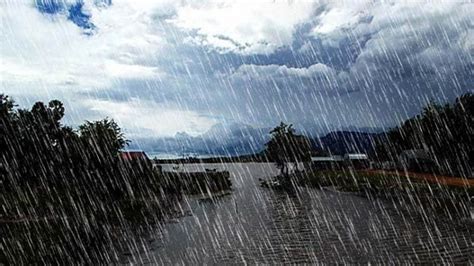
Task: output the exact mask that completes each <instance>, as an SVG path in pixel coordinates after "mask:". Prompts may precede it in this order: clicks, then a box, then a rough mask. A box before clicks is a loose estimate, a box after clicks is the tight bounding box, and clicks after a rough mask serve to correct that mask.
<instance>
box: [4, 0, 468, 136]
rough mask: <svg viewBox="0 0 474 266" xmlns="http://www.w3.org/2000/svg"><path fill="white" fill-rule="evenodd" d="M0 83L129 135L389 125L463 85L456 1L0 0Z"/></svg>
mask: <svg viewBox="0 0 474 266" xmlns="http://www.w3.org/2000/svg"><path fill="white" fill-rule="evenodd" d="M0 3H1V4H0V5H1V6H0V16H1V21H2V22H1V23H2V24H1V28H0V42H1V47H0V49H1V50H0V55H1V61H0V82H1V84H0V92H4V93H6V94H8V95H10V96H12V97H13V98H14V99H15V100H16V101H17V102H18V103H19V104H20V105H21V106H23V107H26V106H28V105H31V104H32V103H33V102H35V101H37V100H42V101H47V100H48V99H53V98H56V99H59V100H62V101H63V102H65V104H66V108H67V117H66V123H68V124H70V125H77V124H80V123H81V122H82V121H84V120H86V119H100V118H103V117H106V116H108V117H111V118H114V119H116V120H117V121H118V122H119V123H120V125H121V126H122V127H123V128H124V129H125V130H126V132H127V133H128V136H129V137H132V138H133V137H154V136H172V135H174V134H175V133H176V132H179V131H186V132H188V133H189V134H192V135H197V134H200V133H202V132H204V131H206V130H207V129H209V128H210V127H211V126H212V125H214V124H216V123H220V122H225V121H237V122H243V123H248V124H251V125H254V126H272V125H275V124H276V123H278V122H279V121H280V120H285V121H288V122H292V123H297V124H305V125H310V124H316V125H323V124H330V125H336V126H357V127H380V126H393V125H395V124H397V123H398V122H399V121H401V119H405V118H407V117H409V116H412V115H414V114H416V113H417V112H419V111H420V109H421V107H422V106H423V105H424V104H425V103H426V102H427V101H429V100H438V101H449V100H453V99H454V98H455V97H456V96H459V95H461V94H462V93H464V92H468V91H473V89H474V87H473V84H474V79H473V76H474V75H473V74H474V73H473V69H474V63H473V55H474V40H473V38H474V31H473V29H474V21H473V19H474V4H471V3H469V2H467V1H466V2H460V1H445V2H441V1H434V2H433V1H430V2H422V1H393V2H391V1H384V2H383V3H380V2H378V1H318V2H308V1H177V0H174V1H158V0H150V1H139V0H122V1H120V0H95V1H94V0H91V1H88V0H84V1H73V0H71V1H59V0H49V1H47V0H44V1H27V0H18V1H9V0H0Z"/></svg>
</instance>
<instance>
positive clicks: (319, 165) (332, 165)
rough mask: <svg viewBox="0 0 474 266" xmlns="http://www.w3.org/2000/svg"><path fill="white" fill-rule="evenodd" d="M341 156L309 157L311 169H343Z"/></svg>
mask: <svg viewBox="0 0 474 266" xmlns="http://www.w3.org/2000/svg"><path fill="white" fill-rule="evenodd" d="M343 164H344V158H343V157H342V156H338V155H334V156H324V157H311V168H312V169H315V170H336V169H340V168H342V167H343Z"/></svg>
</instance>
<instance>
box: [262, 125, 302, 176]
mask: <svg viewBox="0 0 474 266" xmlns="http://www.w3.org/2000/svg"><path fill="white" fill-rule="evenodd" d="M270 134H271V139H270V141H269V142H268V143H267V144H266V154H267V156H268V158H269V159H270V160H272V161H274V162H275V164H276V165H277V167H278V169H280V174H281V175H282V176H286V177H287V176H288V175H289V168H288V166H289V165H290V164H293V165H294V167H295V169H298V162H306V161H309V160H311V144H310V141H309V140H308V139H307V138H306V137H304V136H301V135H297V134H296V133H295V130H294V129H293V126H292V125H287V124H285V123H283V122H281V123H280V125H279V126H277V127H275V128H274V129H273V130H272V131H270Z"/></svg>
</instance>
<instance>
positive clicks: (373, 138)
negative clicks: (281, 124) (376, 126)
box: [313, 131, 385, 155]
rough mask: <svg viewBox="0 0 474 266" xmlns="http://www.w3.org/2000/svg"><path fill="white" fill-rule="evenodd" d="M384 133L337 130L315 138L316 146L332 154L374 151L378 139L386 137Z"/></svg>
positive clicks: (368, 152)
mask: <svg viewBox="0 0 474 266" xmlns="http://www.w3.org/2000/svg"><path fill="white" fill-rule="evenodd" d="M384 137H385V135H384V134H383V133H367V132H358V131H335V132H330V133H328V134H327V135H326V136H324V137H320V138H315V139H313V144H314V147H315V148H316V149H318V150H322V151H324V152H325V153H330V154H339V155H342V154H345V153H366V154H371V153H373V152H374V150H375V147H376V144H377V141H379V140H380V139H382V138H384Z"/></svg>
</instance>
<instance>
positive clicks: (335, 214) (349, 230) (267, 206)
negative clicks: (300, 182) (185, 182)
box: [123, 163, 474, 264]
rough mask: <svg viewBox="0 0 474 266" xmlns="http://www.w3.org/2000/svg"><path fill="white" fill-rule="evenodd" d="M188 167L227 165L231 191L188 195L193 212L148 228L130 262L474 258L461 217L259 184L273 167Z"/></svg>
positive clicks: (186, 208)
mask: <svg viewBox="0 0 474 266" xmlns="http://www.w3.org/2000/svg"><path fill="white" fill-rule="evenodd" d="M166 167H171V166H165V169H166ZM185 167H186V169H187V170H188V171H196V170H200V169H205V168H217V169H227V170H229V171H230V172H231V175H232V182H233V191H232V193H231V194H230V195H228V196H224V197H220V198H218V199H216V200H211V201H203V200H200V199H197V198H196V197H187V198H185V199H184V200H183V203H182V211H183V213H185V214H188V215H187V216H185V217H182V218H180V219H177V220H175V221H173V222H168V223H166V224H164V225H163V226H162V227H161V228H160V230H156V231H152V232H150V234H149V236H148V238H149V240H148V241H142V242H141V243H142V244H143V245H144V246H145V247H146V248H145V251H142V252H141V253H136V254H129V255H128V256H125V257H124V258H123V259H124V262H125V261H128V262H133V261H135V262H150V263H158V264H176V263H180V264H203V263H204V264H213V263H251V264H253V263H318V262H319V263H328V262H340V263H368V262H372V263H374V262H375V263H377V262H393V263H401V262H406V261H411V262H441V263H453V262H454V263H468V262H471V263H472V262H473V257H472V254H474V247H473V245H472V243H473V241H474V239H473V233H474V230H473V225H472V223H471V222H469V221H468V220H465V219H461V218H460V217H452V216H451V217H450V216H446V215H439V214H436V213H432V212H430V211H429V210H420V209H409V208H405V207H403V205H402V204H396V203H392V202H390V201H387V200H373V199H372V200H368V199H366V198H363V197H359V196H356V195H352V194H341V193H334V192H329V191H321V190H317V189H304V188H302V189H301V190H299V191H297V192H296V193H294V194H287V193H284V192H278V191H272V190H268V189H264V188H260V187H259V186H258V179H259V178H266V177H269V176H272V175H275V174H276V173H277V169H275V168H274V166H273V165H272V164H254V163H246V164H226V165H186V166H185ZM144 258H145V259H144Z"/></svg>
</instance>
